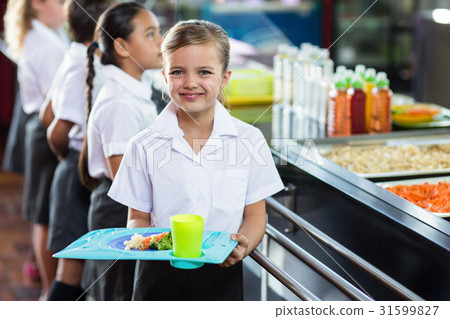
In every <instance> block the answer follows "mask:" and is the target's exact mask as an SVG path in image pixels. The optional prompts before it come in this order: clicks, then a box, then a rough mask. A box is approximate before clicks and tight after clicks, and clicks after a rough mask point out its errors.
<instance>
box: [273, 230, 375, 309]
mask: <svg viewBox="0 0 450 319" xmlns="http://www.w3.org/2000/svg"><path fill="white" fill-rule="evenodd" d="M266 234H267V235H268V236H269V237H270V238H271V239H273V240H274V241H276V242H277V243H278V244H280V245H281V246H282V247H284V248H286V249H287V250H288V251H289V252H290V253H291V254H292V255H294V256H295V257H297V258H298V259H300V260H301V261H302V262H304V263H305V264H306V265H308V266H309V267H310V268H311V269H313V270H314V271H316V272H317V273H318V274H320V275H321V276H322V277H324V278H325V279H327V280H328V281H329V282H331V283H332V284H333V285H334V286H335V287H336V288H338V289H339V290H341V291H342V292H343V293H345V294H346V295H347V296H349V297H350V298H351V299H353V300H364V301H370V300H373V299H372V298H370V297H369V296H367V295H366V294H365V293H363V292H361V290H359V289H357V288H356V287H355V286H353V285H352V284H350V283H349V282H348V281H347V280H345V279H343V278H342V277H341V276H340V275H338V274H337V273H335V272H334V271H333V270H331V269H330V268H328V267H327V266H326V265H324V264H323V263H321V262H320V261H319V260H317V259H316V258H315V257H313V256H312V255H310V254H309V253H308V252H306V251H305V250H304V249H302V248H300V247H299V246H298V245H297V244H295V243H294V242H293V241H291V240H290V239H289V238H287V237H286V236H285V235H283V234H282V233H281V232H279V231H278V230H276V229H275V228H274V227H273V226H271V225H267V229H266Z"/></svg>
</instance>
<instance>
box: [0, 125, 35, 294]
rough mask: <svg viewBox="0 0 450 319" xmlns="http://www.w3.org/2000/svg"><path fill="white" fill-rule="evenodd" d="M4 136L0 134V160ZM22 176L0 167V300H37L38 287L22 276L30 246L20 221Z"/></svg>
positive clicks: (26, 232)
mask: <svg viewBox="0 0 450 319" xmlns="http://www.w3.org/2000/svg"><path fill="white" fill-rule="evenodd" d="M5 138H6V133H5V132H4V130H3V131H2V132H0V159H3V149H4V143H5ZM22 188H23V177H22V176H21V175H16V174H10V173H7V172H5V171H3V170H1V168H0V300H2V301H13V300H37V299H38V298H39V295H40V290H41V287H40V284H39V283H36V282H32V281H31V280H30V279H28V278H27V277H25V276H23V274H22V265H23V263H24V261H25V258H26V255H27V253H28V248H29V243H30V232H29V224H28V223H27V222H25V221H24V220H23V219H22V218H21V208H22Z"/></svg>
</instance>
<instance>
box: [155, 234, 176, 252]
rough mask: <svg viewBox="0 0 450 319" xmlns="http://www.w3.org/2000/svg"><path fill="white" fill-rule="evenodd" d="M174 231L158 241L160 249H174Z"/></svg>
mask: <svg viewBox="0 0 450 319" xmlns="http://www.w3.org/2000/svg"><path fill="white" fill-rule="evenodd" d="M172 248H173V246H172V232H168V233H167V234H166V236H164V237H163V238H161V240H160V241H159V243H158V249H159V250H168V249H172Z"/></svg>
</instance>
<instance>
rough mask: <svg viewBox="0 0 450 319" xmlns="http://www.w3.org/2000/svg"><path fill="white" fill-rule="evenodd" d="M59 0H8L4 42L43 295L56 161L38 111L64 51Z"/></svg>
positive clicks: (50, 272) (48, 273) (50, 265)
mask: <svg viewBox="0 0 450 319" xmlns="http://www.w3.org/2000/svg"><path fill="white" fill-rule="evenodd" d="M63 4H64V0H10V1H8V7H7V13H6V17H5V22H6V41H7V43H8V45H9V46H10V48H11V49H12V50H13V52H14V53H15V54H16V55H17V56H18V81H19V87H20V95H21V100H22V105H23V110H24V112H25V113H26V114H28V115H29V118H28V120H27V123H26V126H25V188H24V217H25V219H26V220H28V221H30V223H31V224H32V234H31V236H32V245H33V251H34V255H35V257H36V261H37V264H38V269H39V274H40V277H41V280H42V286H43V293H42V297H41V299H45V298H46V295H47V294H48V292H49V289H50V285H51V282H52V280H53V277H54V276H55V272H56V260H55V258H53V257H52V253H51V252H50V251H49V250H48V249H47V247H46V246H47V236H48V223H49V193H50V185H51V182H52V179H53V173H54V170H55V167H56V165H57V163H58V161H57V159H56V157H55V156H54V155H53V153H52V152H51V150H50V147H49V145H48V143H47V137H46V129H45V128H44V127H43V126H42V124H41V122H40V121H39V111H40V109H41V106H42V105H43V104H44V100H45V96H46V94H47V92H48V89H49V88H50V86H51V83H52V81H53V77H54V76H55V74H56V71H57V69H58V67H59V64H60V63H61V61H62V59H63V57H64V54H65V52H66V50H67V46H68V42H67V39H65V38H64V37H62V36H61V35H60V34H59V33H57V30H58V29H59V28H60V27H61V26H62V24H63V22H64V14H63Z"/></svg>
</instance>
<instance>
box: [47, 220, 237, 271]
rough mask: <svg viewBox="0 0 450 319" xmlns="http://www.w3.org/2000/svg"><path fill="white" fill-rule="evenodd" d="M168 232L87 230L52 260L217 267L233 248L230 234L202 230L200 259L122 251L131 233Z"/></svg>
mask: <svg viewBox="0 0 450 319" xmlns="http://www.w3.org/2000/svg"><path fill="white" fill-rule="evenodd" d="M165 231H170V228H107V229H99V230H94V231H91V232H89V233H87V234H85V235H84V236H82V237H80V238H79V239H77V240H76V241H74V242H73V243H71V244H70V245H69V246H67V247H66V248H64V249H63V250H61V251H60V252H57V253H56V254H54V255H53V257H56V258H74V259H102V260H119V259H120V260H137V259H142V260H169V261H170V262H171V264H172V266H174V267H177V268H183V269H191V268H198V267H201V266H202V265H203V264H204V263H212V264H220V263H222V262H223V261H224V260H225V259H226V258H227V257H228V255H229V254H230V253H231V251H232V250H233V249H234V247H236V245H237V242H236V241H234V240H232V239H231V238H230V235H231V234H230V233H225V232H217V231H204V232H203V242H202V256H201V257H198V258H180V257H175V256H174V255H173V251H172V250H149V249H147V250H144V251H141V250H138V249H131V250H129V251H126V250H125V245H124V244H123V242H124V241H126V240H130V238H131V236H133V235H134V234H135V233H138V234H141V235H143V236H144V237H146V236H149V235H152V234H159V233H162V232H165Z"/></svg>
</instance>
